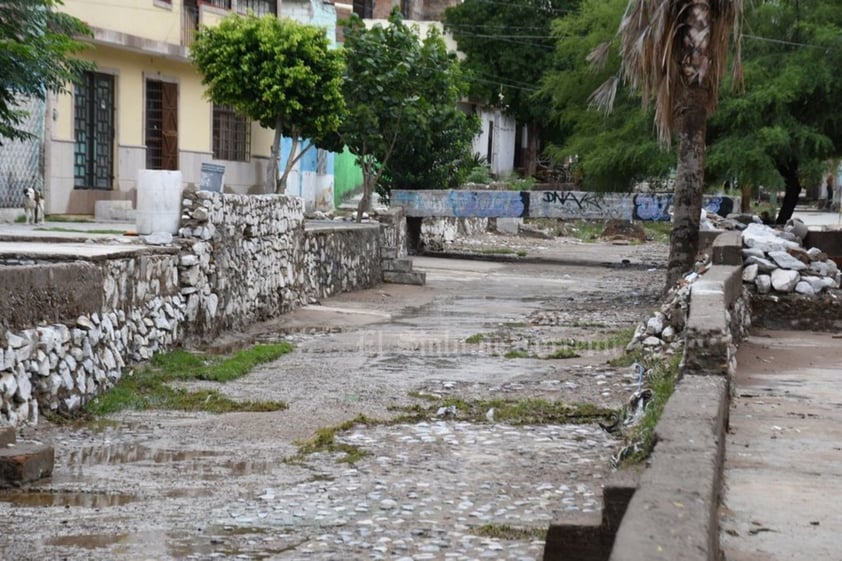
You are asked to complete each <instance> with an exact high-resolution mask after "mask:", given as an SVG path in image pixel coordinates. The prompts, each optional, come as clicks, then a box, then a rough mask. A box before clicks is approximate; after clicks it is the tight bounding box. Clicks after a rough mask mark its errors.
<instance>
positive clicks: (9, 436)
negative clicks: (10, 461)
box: [0, 427, 16, 448]
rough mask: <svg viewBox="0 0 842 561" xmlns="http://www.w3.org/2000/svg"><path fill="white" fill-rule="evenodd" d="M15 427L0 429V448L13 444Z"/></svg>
mask: <svg viewBox="0 0 842 561" xmlns="http://www.w3.org/2000/svg"><path fill="white" fill-rule="evenodd" d="M15 434H16V433H15V427H0V448H5V447H6V446H8V445H9V444H14V443H15V438H16V437H15Z"/></svg>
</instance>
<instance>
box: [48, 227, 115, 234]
mask: <svg viewBox="0 0 842 561" xmlns="http://www.w3.org/2000/svg"><path fill="white" fill-rule="evenodd" d="M35 230H37V231H39V232H73V233H77V234H116V235H118V236H119V235H123V234H125V233H126V231H125V230H85V229H82V228H63V227H61V226H54V227H51V228H35Z"/></svg>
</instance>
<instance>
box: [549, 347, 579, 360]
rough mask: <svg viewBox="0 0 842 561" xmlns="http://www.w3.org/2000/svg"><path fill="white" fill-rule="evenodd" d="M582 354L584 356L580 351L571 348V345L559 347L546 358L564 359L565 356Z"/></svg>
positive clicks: (577, 356) (570, 356)
mask: <svg viewBox="0 0 842 561" xmlns="http://www.w3.org/2000/svg"><path fill="white" fill-rule="evenodd" d="M580 356H582V355H580V354H579V353H577V352H576V351H574V350H573V349H571V348H569V347H562V348H560V349H557V350H555V351H553V352H552V353H550V354H548V355H547V356H545V357H544V358H545V359H547V360H553V359H564V358H579V357H580Z"/></svg>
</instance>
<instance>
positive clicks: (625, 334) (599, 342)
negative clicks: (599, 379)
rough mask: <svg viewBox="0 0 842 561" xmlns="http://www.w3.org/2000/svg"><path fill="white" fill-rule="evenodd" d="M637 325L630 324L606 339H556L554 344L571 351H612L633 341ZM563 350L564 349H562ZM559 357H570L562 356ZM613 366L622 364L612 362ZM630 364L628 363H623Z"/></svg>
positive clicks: (623, 347)
mask: <svg viewBox="0 0 842 561" xmlns="http://www.w3.org/2000/svg"><path fill="white" fill-rule="evenodd" d="M634 331H635V327H634V326H629V327H626V328H624V329H621V330H620V331H617V332H615V333H613V334H611V335H610V336H609V337H607V338H605V339H596V340H588V341H584V340H579V339H570V340H567V341H555V342H554V343H553V344H555V345H560V346H563V347H567V348H569V349H570V350H571V351H610V350H612V349H617V348H621V349H625V348H626V346H627V345H628V344H629V341H631V338H632V336H634ZM560 350H563V349H560ZM559 358H568V357H564V356H561V357H559ZM633 362H635V361H631V362H630V363H629V365H631V364H632V363H633ZM612 366H621V365H616V364H612ZM622 366H628V365H622Z"/></svg>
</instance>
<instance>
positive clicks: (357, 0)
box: [354, 0, 374, 18]
mask: <svg viewBox="0 0 842 561" xmlns="http://www.w3.org/2000/svg"><path fill="white" fill-rule="evenodd" d="M354 13H355V14H357V15H358V16H360V17H361V18H371V17H373V16H374V0H354Z"/></svg>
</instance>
